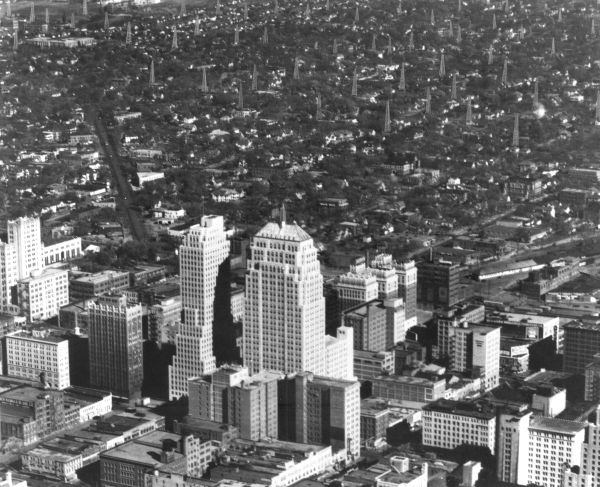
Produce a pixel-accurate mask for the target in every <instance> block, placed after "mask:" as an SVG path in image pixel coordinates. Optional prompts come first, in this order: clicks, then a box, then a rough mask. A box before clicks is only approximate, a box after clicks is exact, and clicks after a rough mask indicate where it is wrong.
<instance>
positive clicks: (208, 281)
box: [169, 215, 229, 399]
mask: <svg viewBox="0 0 600 487" xmlns="http://www.w3.org/2000/svg"><path fill="white" fill-rule="evenodd" d="M228 255H229V241H228V240H227V235H226V233H225V226H224V222H223V217H222V216H215V215H206V216H203V217H202V220H201V222H200V223H199V224H198V225H194V226H192V227H191V228H190V231H189V233H188V234H187V235H186V237H185V239H184V241H183V244H182V245H181V247H180V248H179V263H180V273H181V304H182V308H183V323H181V325H180V326H179V332H178V333H177V336H176V338H175V347H176V350H177V351H176V355H175V356H174V357H173V365H171V366H170V367H169V398H171V399H177V398H179V397H181V396H183V395H186V394H187V393H188V379H190V378H191V377H200V376H203V375H206V374H210V373H211V372H213V371H214V370H215V369H216V360H215V356H214V355H213V320H214V314H215V313H214V303H215V294H216V285H217V277H218V274H219V269H220V267H221V264H223V262H224V261H225V260H226V259H227V257H228Z"/></svg>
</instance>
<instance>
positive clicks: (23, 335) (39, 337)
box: [7, 330, 68, 343]
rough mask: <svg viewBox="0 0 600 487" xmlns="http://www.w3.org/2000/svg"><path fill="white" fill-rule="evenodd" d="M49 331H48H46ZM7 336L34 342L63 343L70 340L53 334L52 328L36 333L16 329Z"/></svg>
mask: <svg viewBox="0 0 600 487" xmlns="http://www.w3.org/2000/svg"><path fill="white" fill-rule="evenodd" d="M46 332H47V333H46ZM7 338H18V339H21V340H31V341H34V342H45V343H61V342H67V341H68V340H67V339H66V338H63V337H58V336H56V335H52V334H51V332H50V330H44V331H43V332H42V333H35V332H33V333H32V332H31V331H27V330H21V331H16V332H14V333H11V334H10V335H7Z"/></svg>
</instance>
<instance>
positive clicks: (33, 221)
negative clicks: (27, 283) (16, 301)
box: [7, 217, 44, 279]
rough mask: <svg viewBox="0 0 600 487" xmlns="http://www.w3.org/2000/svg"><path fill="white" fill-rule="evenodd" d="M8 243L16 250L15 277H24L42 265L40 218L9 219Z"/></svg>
mask: <svg viewBox="0 0 600 487" xmlns="http://www.w3.org/2000/svg"><path fill="white" fill-rule="evenodd" d="M7 231H8V243H9V244H13V245H14V246H15V249H16V252H17V278H18V279H25V278H27V277H29V276H30V275H31V273H32V272H33V271H36V270H40V269H41V268H42V267H44V254H43V251H42V235H41V230H40V219H39V218H37V217H31V218H30V217H21V218H17V219H16V220H9V221H8V224H7Z"/></svg>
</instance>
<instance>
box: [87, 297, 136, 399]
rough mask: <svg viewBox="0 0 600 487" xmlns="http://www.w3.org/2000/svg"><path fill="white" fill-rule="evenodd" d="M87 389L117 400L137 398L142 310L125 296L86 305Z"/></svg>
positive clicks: (102, 298)
mask: <svg viewBox="0 0 600 487" xmlns="http://www.w3.org/2000/svg"><path fill="white" fill-rule="evenodd" d="M88 315H89V316H88V320H89V322H88V335H89V349H90V385H91V386H92V387H96V388H98V389H103V390H107V391H110V392H112V393H113V394H114V395H115V396H119V397H127V398H132V397H137V396H139V395H140V394H141V389H142V380H143V357H142V354H143V337H142V306H141V305H139V304H137V305H130V304H128V303H127V297H126V296H124V295H120V294H116V295H106V296H101V297H100V298H98V299H97V300H96V301H94V302H91V303H90V304H89V305H88Z"/></svg>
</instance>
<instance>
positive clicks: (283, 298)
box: [242, 211, 327, 374]
mask: <svg viewBox="0 0 600 487" xmlns="http://www.w3.org/2000/svg"><path fill="white" fill-rule="evenodd" d="M283 213H285V211H283ZM250 250H251V258H250V260H249V261H248V272H247V274H246V311H245V321H244V327H243V350H242V356H243V359H244V365H245V366H247V367H248V369H249V370H250V372H251V373H257V372H260V371H261V370H264V369H270V370H277V371H281V372H283V373H284V374H290V373H294V372H300V371H309V372H313V373H315V374H324V373H325V371H326V370H325V369H326V367H327V365H326V357H325V340H324V338H325V298H324V297H323V276H322V275H321V270H320V266H319V261H318V259H317V248H316V247H315V244H314V242H313V240H312V238H311V237H310V235H308V233H306V232H305V231H304V230H302V228H300V227H299V226H298V225H296V224H295V223H286V221H285V216H283V217H282V220H281V223H268V224H267V225H265V226H264V227H263V228H262V229H261V230H260V231H259V232H258V233H257V234H256V236H255V237H254V238H253V239H252V243H251V244H250Z"/></svg>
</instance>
